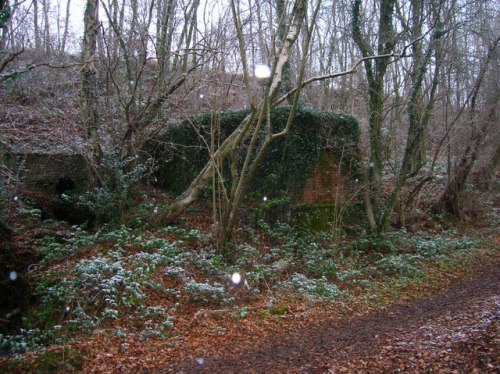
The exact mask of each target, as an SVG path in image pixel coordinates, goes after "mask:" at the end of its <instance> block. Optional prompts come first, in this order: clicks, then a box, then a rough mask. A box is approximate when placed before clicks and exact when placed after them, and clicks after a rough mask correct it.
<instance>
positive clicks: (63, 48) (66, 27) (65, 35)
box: [60, 0, 71, 55]
mask: <svg viewBox="0 0 500 374" xmlns="http://www.w3.org/2000/svg"><path fill="white" fill-rule="evenodd" d="M70 8H71V0H68V2H67V3H66V19H65V20H64V33H63V37H62V43H61V51H60V52H61V55H64V53H65V52H66V43H67V42H68V35H69V17H70V14H71V13H70V10H71V9H70Z"/></svg>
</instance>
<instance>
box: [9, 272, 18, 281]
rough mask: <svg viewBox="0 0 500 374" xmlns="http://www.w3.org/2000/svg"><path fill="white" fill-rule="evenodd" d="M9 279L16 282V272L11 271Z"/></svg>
mask: <svg viewBox="0 0 500 374" xmlns="http://www.w3.org/2000/svg"><path fill="white" fill-rule="evenodd" d="M9 279H10V280H11V281H12V282H14V281H15V280H16V279H17V273H16V272H15V271H11V272H10V273H9Z"/></svg>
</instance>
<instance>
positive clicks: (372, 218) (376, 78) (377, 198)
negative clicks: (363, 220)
mask: <svg viewBox="0 0 500 374" xmlns="http://www.w3.org/2000/svg"><path fill="white" fill-rule="evenodd" d="M395 3H396V0H382V1H381V4H380V13H379V25H378V34H377V37H378V40H377V49H376V51H377V53H378V54H379V55H386V54H391V53H392V52H393V50H394V46H395V36H394V30H393V16H394V7H395ZM361 5H362V0H355V1H354V5H353V12H352V30H353V38H354V41H355V42H356V44H357V46H358V48H359V50H360V51H361V54H362V56H363V57H369V56H373V55H374V51H375V48H373V47H372V45H371V44H370V42H369V38H368V36H367V35H364V34H363V32H362V19H361ZM389 62H390V59H389V58H381V59H376V60H371V59H367V60H365V61H364V67H365V74H366V78H367V82H368V97H369V99H368V118H369V138H370V160H369V164H368V168H367V172H366V193H365V197H366V198H365V207H366V214H367V217H368V224H369V227H370V230H371V231H374V232H375V231H379V230H380V222H381V218H382V215H383V201H384V199H383V191H382V158H383V144H382V134H381V129H382V125H383V122H384V113H383V110H384V83H385V75H386V72H387V67H388V66H389Z"/></svg>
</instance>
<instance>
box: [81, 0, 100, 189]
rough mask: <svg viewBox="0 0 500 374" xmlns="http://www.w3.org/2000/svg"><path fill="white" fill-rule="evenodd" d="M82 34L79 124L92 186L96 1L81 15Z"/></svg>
mask: <svg viewBox="0 0 500 374" xmlns="http://www.w3.org/2000/svg"><path fill="white" fill-rule="evenodd" d="M84 27H85V30H84V34H83V50H82V60H83V62H84V65H83V67H82V70H81V77H82V87H81V97H80V106H81V111H82V122H83V126H84V128H85V131H86V135H87V146H88V162H89V166H90V175H91V176H92V180H91V183H90V184H91V185H92V186H96V185H99V184H102V183H101V178H100V176H99V172H98V165H99V158H100V157H99V155H100V146H99V140H98V130H99V114H98V100H99V98H98V87H97V67H96V64H97V62H96V58H97V37H98V32H99V0H87V4H86V7H85V14H84Z"/></svg>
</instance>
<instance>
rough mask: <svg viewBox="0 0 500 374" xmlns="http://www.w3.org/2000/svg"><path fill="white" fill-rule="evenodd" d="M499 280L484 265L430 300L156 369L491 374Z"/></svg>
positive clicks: (498, 349)
mask: <svg viewBox="0 0 500 374" xmlns="http://www.w3.org/2000/svg"><path fill="white" fill-rule="evenodd" d="M499 280H500V269H494V270H490V271H489V272H487V273H483V274H478V275H477V276H476V277H475V278H474V279H473V280H471V281H467V282H464V283H461V284H458V285H456V286H455V287H453V288H452V289H450V290H448V291H446V293H442V294H437V295H435V296H433V297H432V298H430V299H425V300H420V301H416V302H412V303H410V304H408V305H404V306H398V307H392V308H389V309H386V310H382V311H379V312H376V313H373V314H371V315H368V316H365V317H361V318H353V319H351V320H347V321H335V322H331V321H328V320H326V321H322V322H320V323H316V324H314V325H310V326H309V327H308V328H307V329H305V328H302V329H299V330H296V331H294V332H292V333H283V334H279V335H274V336H270V337H266V339H265V340H264V341H261V342H260V343H258V344H254V345H253V347H251V348H243V349H242V350H239V351H238V353H237V354H235V355H231V356H227V355H221V356H220V357H217V356H215V357H200V358H199V359H198V360H191V361H189V362H182V363H180V364H176V365H175V366H171V367H164V368H161V369H158V370H157V372H174V373H391V372H411V373H414V372H436V373H438V372H439V373H443V372H444V373H470V372H477V373H484V372H491V373H497V372H500V338H499V337H500V334H499V331H500V329H499V326H500V293H499V291H500V284H499ZM228 344H235V345H237V344H238V342H228ZM222 351H225V350H221V352H222Z"/></svg>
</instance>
